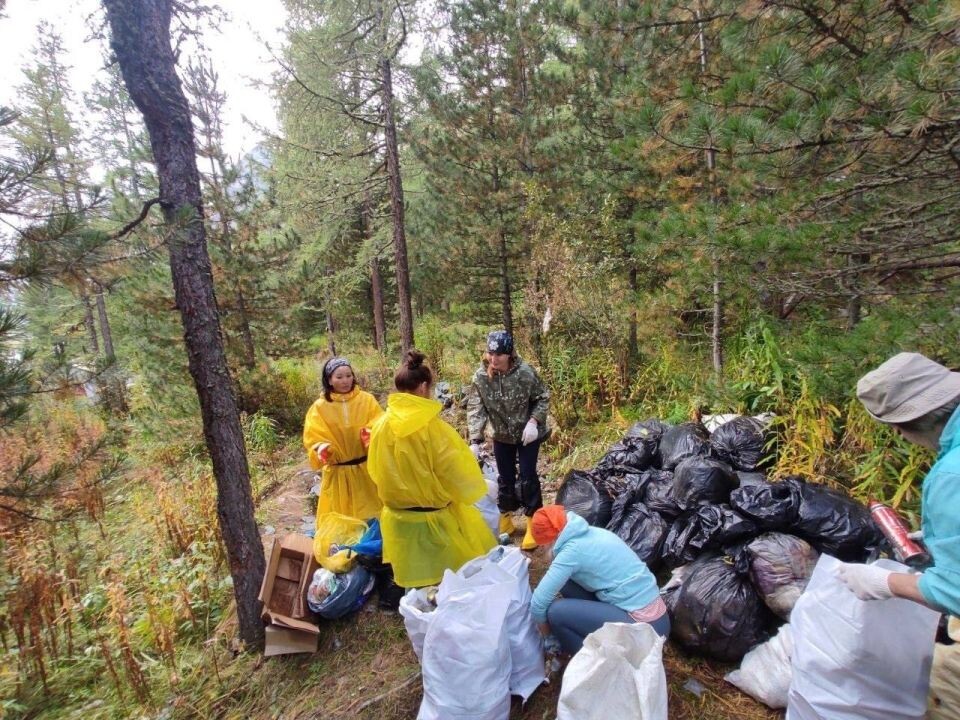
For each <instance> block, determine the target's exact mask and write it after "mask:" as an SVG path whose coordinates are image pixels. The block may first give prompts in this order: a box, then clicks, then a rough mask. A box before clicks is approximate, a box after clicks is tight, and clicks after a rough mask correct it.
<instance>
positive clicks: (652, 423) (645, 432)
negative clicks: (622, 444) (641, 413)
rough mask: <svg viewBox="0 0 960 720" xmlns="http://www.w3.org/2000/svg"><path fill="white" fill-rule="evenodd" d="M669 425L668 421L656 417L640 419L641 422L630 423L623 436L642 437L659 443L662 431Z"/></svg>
mask: <svg viewBox="0 0 960 720" xmlns="http://www.w3.org/2000/svg"><path fill="white" fill-rule="evenodd" d="M670 427H671V425H670V424H669V423H665V422H661V421H660V420H657V419H656V418H650V419H649V420H642V421H641V422H636V423H634V424H633V425H631V426H630V429H629V430H627V434H626V435H624V437H625V438H642V439H643V440H648V441H652V442H655V443H659V442H660V438H661V437H662V436H663V433H664V432H666V431H667V429H668V428H670Z"/></svg>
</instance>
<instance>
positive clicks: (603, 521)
mask: <svg viewBox="0 0 960 720" xmlns="http://www.w3.org/2000/svg"><path fill="white" fill-rule="evenodd" d="M598 484H599V478H597V476H596V475H594V474H593V473H591V472H588V471H586V470H571V471H570V472H568V473H567V474H566V476H564V478H563V484H562V485H561V486H560V489H559V490H557V498H556V503H557V504H558V505H563V506H564V507H565V508H566V509H567V510H571V511H573V512H575V513H576V514H577V515H579V516H580V517H582V518H583V519H584V520H586V521H587V524H588V525H597V526H599V527H606V525H607V523H608V522H610V509H611V506H612V505H613V498H611V497H610V496H609V495H608V494H607V493H606V492H602V491H601V490H600V489H599V487H598Z"/></svg>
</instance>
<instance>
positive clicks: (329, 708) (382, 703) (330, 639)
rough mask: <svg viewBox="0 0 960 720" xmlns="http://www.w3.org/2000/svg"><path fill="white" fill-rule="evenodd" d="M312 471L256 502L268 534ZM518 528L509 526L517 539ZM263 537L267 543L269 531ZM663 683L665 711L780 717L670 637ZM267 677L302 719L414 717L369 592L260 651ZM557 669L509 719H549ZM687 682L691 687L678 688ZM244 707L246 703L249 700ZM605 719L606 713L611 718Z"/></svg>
mask: <svg viewBox="0 0 960 720" xmlns="http://www.w3.org/2000/svg"><path fill="white" fill-rule="evenodd" d="M313 482H314V481H313V478H312V474H311V473H310V472H309V471H308V469H307V468H306V466H298V467H291V468H289V469H288V470H287V471H286V472H285V473H284V478H283V481H282V482H281V484H280V486H279V487H278V489H277V490H276V491H275V492H274V493H272V494H271V496H270V497H269V498H268V499H266V500H265V501H264V503H263V505H262V507H261V512H260V517H261V518H262V519H263V527H266V526H267V525H269V526H272V528H273V530H274V533H271V535H272V534H276V535H284V534H286V533H289V532H300V530H301V527H302V523H303V518H304V516H306V515H308V513H309V499H308V496H309V490H310V487H311V485H313ZM555 492H556V488H555V487H554V486H553V485H552V484H551V483H550V482H549V481H547V482H545V485H544V496H545V500H546V501H547V502H552V500H553V496H554V495H555ZM521 537H522V532H521V531H520V530H519V529H518V531H517V532H516V533H514V535H513V538H514V542H516V543H517V544H519V541H520V538H521ZM264 541H265V543H266V544H267V545H269V541H270V537H269V536H265V537H264ZM546 567H547V561H546V558H545V557H543V555H542V553H541V552H540V551H537V552H534V553H533V554H532V555H531V568H530V573H531V581H532V582H533V583H534V584H536V582H537V581H538V580H539V579H540V577H541V576H542V575H543V573H544V572H545V570H546ZM664 665H665V667H666V674H667V682H668V686H669V707H670V714H669V717H670V718H671V719H675V720H687V719H688V718H689V719H691V720H692V719H693V718H698V719H699V718H710V719H712V720H733V719H738V720H740V719H743V720H754V719H756V720H760V719H772V718H780V717H782V716H783V714H782V713H779V712H775V711H772V710H770V709H768V708H766V707H765V706H763V705H761V704H759V703H757V702H755V701H754V700H752V699H751V698H749V697H748V696H746V695H744V694H743V693H741V692H739V691H738V690H736V689H735V688H734V687H733V686H731V685H729V684H728V683H726V682H724V680H723V675H724V674H725V673H726V672H728V671H729V670H730V669H731V668H730V667H729V666H725V665H722V664H719V663H715V662H712V661H708V660H704V659H702V658H692V657H688V656H686V655H684V654H683V653H682V652H681V651H680V650H679V649H678V648H676V647H675V646H673V645H672V644H671V643H670V642H668V643H667V645H666V648H665V652H664ZM259 672H260V673H264V674H266V675H267V677H266V678H264V677H261V678H259V681H260V683H263V682H264V681H266V682H269V676H272V675H274V674H276V676H277V678H278V681H280V680H281V679H282V684H283V685H286V686H287V688H288V691H287V692H284V693H283V696H282V697H279V696H278V697H277V698H276V703H275V704H272V705H271V709H270V716H271V717H277V718H281V717H282V718H288V719H293V718H296V719H297V720H307V719H314V718H316V719H317V720H319V718H369V719H370V720H373V719H376V720H408V719H412V718H415V717H416V715H417V710H418V708H419V706H420V700H421V697H422V685H421V682H420V676H419V666H418V663H417V659H416V656H415V655H414V653H413V650H412V648H411V646H410V643H409V640H408V639H407V636H406V631H405V629H404V627H403V620H402V618H401V617H400V615H399V614H397V613H395V612H386V611H383V610H380V609H379V608H377V603H376V599H375V598H374V599H373V600H371V602H369V603H367V605H366V607H364V609H363V610H361V611H360V612H359V613H357V614H356V615H354V616H351V617H350V618H346V619H344V620H341V621H336V622H331V623H326V624H325V625H324V626H322V627H321V637H320V649H319V650H318V652H317V653H315V654H313V655H299V656H280V657H274V658H268V659H266V660H265V661H264V664H263V666H262V667H261V668H260V670H259ZM291 677H296V678H298V679H299V684H300V686H299V688H297V690H296V691H295V692H290V691H289V678H291ZM560 685H561V678H560V677H552V678H550V681H549V683H548V684H545V685H542V686H541V687H540V688H539V689H538V690H537V691H536V692H535V693H534V694H533V696H532V697H531V698H530V699H529V701H528V702H527V703H526V704H521V703H520V701H519V698H516V697H515V698H514V699H513V706H512V709H511V712H510V718H511V720H534V719H536V720H550V719H552V718H555V717H556V708H557V698H558V697H559V694H560ZM685 686H687V687H691V686H692V687H693V688H694V690H693V691H691V690H690V689H686V688H685ZM251 709H252V708H251ZM611 720H613V719H611Z"/></svg>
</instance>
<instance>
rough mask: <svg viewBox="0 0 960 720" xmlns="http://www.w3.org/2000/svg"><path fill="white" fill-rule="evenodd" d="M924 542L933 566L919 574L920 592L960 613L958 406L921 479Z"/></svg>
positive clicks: (953, 611) (959, 455)
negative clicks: (925, 474)
mask: <svg viewBox="0 0 960 720" xmlns="http://www.w3.org/2000/svg"><path fill="white" fill-rule="evenodd" d="M920 512H921V515H922V518H923V524H922V527H923V541H924V543H926V546H927V549H928V550H929V551H930V554H931V555H932V556H933V567H931V568H929V569H927V570H925V571H924V573H923V575H921V576H920V582H919V586H920V594H921V595H923V597H924V598H925V599H926V600H927V602H928V603H930V604H931V605H935V606H937V607H939V608H942V609H943V610H946V611H947V612H949V613H950V614H951V615H960V409H958V410H957V411H955V412H954V413H953V415H952V416H951V418H950V421H949V422H948V423H947V426H946V427H945V428H944V429H943V434H942V435H941V436H940V454H939V455H938V456H937V462H936V463H935V464H934V466H933V467H932V468H930V472H928V473H927V476H926V477H925V478H924V479H923V495H922V496H921V504H920Z"/></svg>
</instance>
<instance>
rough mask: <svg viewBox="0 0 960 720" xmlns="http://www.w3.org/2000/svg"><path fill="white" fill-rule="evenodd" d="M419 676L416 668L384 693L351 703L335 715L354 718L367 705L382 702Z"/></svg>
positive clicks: (408, 685)
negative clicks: (358, 703)
mask: <svg viewBox="0 0 960 720" xmlns="http://www.w3.org/2000/svg"><path fill="white" fill-rule="evenodd" d="M419 678H420V671H419V670H416V671H415V672H414V673H413V674H412V675H411V676H410V677H408V678H407V679H406V680H404V681H403V682H402V683H400V684H399V685H395V686H394V687H392V688H390V689H389V690H387V691H386V692H385V693H381V694H380V695H377V696H376V697H372V698H370V699H369V700H365V701H363V702H362V703H361V704H360V705H357V703H354V704H353V705H351V706H350V707H348V708H347V709H346V710H344V711H343V713H342V714H339V715H337V717H341V718H348V717H350V718H355V717H357V716H358V715H359V714H360V713H361V712H362V711H363V710H366V709H367V708H368V707H371V706H373V705H376V704H377V703H380V702H383V701H384V700H386V699H387V698H388V697H390V696H391V695H393V694H395V693H398V692H400V691H401V690H404V689H406V688H408V687H410V685H412V684H413V683H414V682H415V681H417V680H418V679H419Z"/></svg>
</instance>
